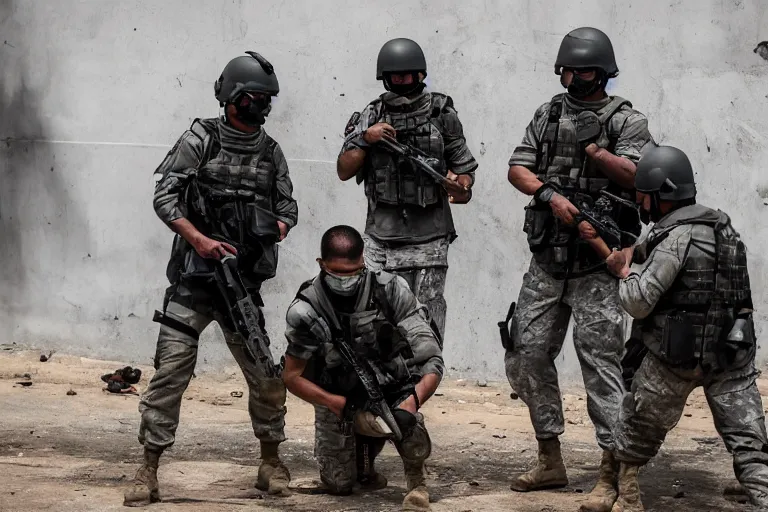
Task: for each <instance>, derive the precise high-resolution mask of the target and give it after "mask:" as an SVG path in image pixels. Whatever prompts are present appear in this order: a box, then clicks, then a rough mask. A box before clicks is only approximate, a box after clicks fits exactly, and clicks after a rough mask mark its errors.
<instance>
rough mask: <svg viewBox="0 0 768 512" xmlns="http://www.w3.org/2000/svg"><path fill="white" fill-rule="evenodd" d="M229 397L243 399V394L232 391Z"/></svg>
mask: <svg viewBox="0 0 768 512" xmlns="http://www.w3.org/2000/svg"><path fill="white" fill-rule="evenodd" d="M229 396H231V397H233V398H243V392H242V391H232V392H231V393H230V394H229Z"/></svg>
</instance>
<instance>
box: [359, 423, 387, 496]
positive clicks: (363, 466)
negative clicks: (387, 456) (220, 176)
mask: <svg viewBox="0 0 768 512" xmlns="http://www.w3.org/2000/svg"><path fill="white" fill-rule="evenodd" d="M385 444H386V439H377V438H373V437H367V436H361V435H358V436H357V439H356V444H355V451H356V456H357V483H359V484H360V489H361V490H363V491H378V490H379V489H384V488H385V487H386V486H387V484H388V482H387V479H386V477H385V476H384V475H382V474H381V473H379V472H377V471H376V468H375V467H374V463H375V461H376V456H377V455H379V453H381V450H383V449H384V445H385Z"/></svg>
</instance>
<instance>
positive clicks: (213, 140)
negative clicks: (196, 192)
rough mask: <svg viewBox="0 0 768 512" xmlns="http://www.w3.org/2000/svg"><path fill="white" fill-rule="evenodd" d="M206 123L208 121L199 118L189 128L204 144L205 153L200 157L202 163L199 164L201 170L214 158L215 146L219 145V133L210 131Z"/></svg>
mask: <svg viewBox="0 0 768 512" xmlns="http://www.w3.org/2000/svg"><path fill="white" fill-rule="evenodd" d="M204 121H207V120H202V119H200V118H199V117H197V118H195V120H194V121H192V126H190V127H189V131H191V132H192V134H193V135H195V136H196V137H197V138H198V139H200V142H202V143H203V152H202V153H201V155H200V161H199V162H198V163H197V169H200V168H201V167H202V166H203V165H205V164H206V163H208V161H209V160H210V159H211V158H212V157H213V150H214V146H215V145H216V144H217V143H218V133H217V132H215V131H214V130H210V129H208V128H207V127H206V126H205V125H204V124H203V122H204Z"/></svg>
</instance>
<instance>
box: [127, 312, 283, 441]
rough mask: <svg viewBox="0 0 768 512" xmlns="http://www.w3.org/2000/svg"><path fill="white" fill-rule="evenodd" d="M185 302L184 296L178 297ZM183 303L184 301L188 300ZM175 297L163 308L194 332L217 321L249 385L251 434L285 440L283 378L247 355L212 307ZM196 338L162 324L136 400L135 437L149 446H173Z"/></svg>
mask: <svg viewBox="0 0 768 512" xmlns="http://www.w3.org/2000/svg"><path fill="white" fill-rule="evenodd" d="M182 302H186V301H182ZM187 305H189V304H188V303H187ZM187 305H182V304H179V303H178V302H175V301H174V299H173V298H171V300H170V301H169V302H168V303H167V306H166V308H165V311H166V312H167V313H168V314H169V315H173V316H174V317H175V318H176V319H178V320H180V321H182V322H183V323H185V324H186V325H188V326H190V327H191V328H192V329H194V330H195V331H196V332H197V333H198V335H199V334H200V333H201V332H202V331H203V330H204V329H205V328H206V327H207V326H208V325H209V324H210V323H211V322H212V321H214V320H217V321H218V323H219V326H220V327H221V330H222V331H223V333H224V338H225V341H226V343H227V347H228V348H229V350H230V352H232V355H233V356H234V358H235V361H236V362H237V364H238V365H239V366H240V369H241V370H242V372H243V376H244V377H245V381H246V384H247V385H248V412H249V414H250V417H251V424H252V425H253V433H254V434H255V435H256V437H257V438H258V439H259V440H261V441H265V442H274V443H279V442H282V441H285V433H284V430H285V411H286V409H285V385H284V384H283V381H282V379H269V378H267V377H266V376H265V374H264V371H263V370H262V369H261V368H260V366H259V365H257V364H256V363H255V362H252V361H251V360H250V359H249V358H248V357H247V356H246V348H245V345H244V342H243V339H242V337H241V336H240V334H238V333H235V332H232V331H231V330H229V329H228V328H226V327H225V322H223V321H222V320H221V319H220V318H219V315H218V314H217V313H216V312H215V311H214V309H213V308H210V307H207V306H206V304H200V303H199V302H198V303H196V304H194V307H195V309H194V310H193V309H190V308H189V307H187ZM197 346H198V341H197V339H196V338H193V337H192V336H190V335H189V334H186V333H182V332H180V331H177V330H176V329H173V328H171V327H168V326H165V325H161V326H160V334H159V336H158V338H157V350H156V352H155V370H156V371H155V375H154V376H153V377H152V380H151V381H150V382H149V385H148V386H147V389H146V390H145V391H144V393H143V394H142V396H141V399H140V401H139V412H140V413H141V426H140V427H139V442H141V443H142V444H143V445H144V446H146V447H149V448H151V449H154V450H164V449H165V448H169V447H170V446H172V445H173V443H174V441H175V439H176V437H175V436H176V428H177V427H178V426H179V413H180V411H181V402H182V395H183V394H184V391H185V390H186V389H187V386H188V385H189V381H190V380H191V379H192V373H193V372H194V370H195V364H196V363H197Z"/></svg>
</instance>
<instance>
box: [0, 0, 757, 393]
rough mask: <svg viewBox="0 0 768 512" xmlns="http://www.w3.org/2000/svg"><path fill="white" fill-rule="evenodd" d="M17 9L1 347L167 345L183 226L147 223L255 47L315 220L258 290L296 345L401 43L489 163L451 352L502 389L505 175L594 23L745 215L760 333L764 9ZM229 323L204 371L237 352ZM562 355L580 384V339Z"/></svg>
mask: <svg viewBox="0 0 768 512" xmlns="http://www.w3.org/2000/svg"><path fill="white" fill-rule="evenodd" d="M0 20H1V21H0V34H2V37H0V41H1V42H0V73H2V93H3V94H2V106H1V107H0V108H2V110H0V138H2V139H8V140H7V143H2V144H1V145H0V166H1V167H0V169H1V170H2V181H1V182H0V228H1V229H2V239H1V243H0V261H1V262H2V263H3V266H2V271H0V280H2V283H0V301H2V302H1V303H0V315H2V316H1V317H0V325H1V326H2V331H1V332H0V342H11V341H16V342H19V343H30V344H34V345H37V346H41V347H50V348H57V349H60V350H66V351H70V352H74V353H78V354H83V355H90V356H99V357H109V358H121V359H125V360H127V361H143V362H146V361H148V360H149V358H150V357H152V356H153V354H154V344H155V337H156V333H157V325H156V324H153V323H152V322H151V317H152V312H153V310H154V309H155V308H158V307H160V305H161V300H162V292H163V289H164V287H165V286H166V282H165V277H164V269H165V264H166V260H167V256H168V254H169V251H170V244H171V239H172V236H171V232H170V231H169V230H168V229H167V228H165V227H164V226H163V225H162V224H161V222H160V221H159V220H158V219H157V218H156V217H155V214H154V212H153V210H152V204H151V197H152V181H151V174H152V172H153V170H154V168H155V167H156V166H157V165H158V164H159V162H160V161H161V160H162V158H163V157H164V155H165V153H166V151H167V150H168V147H169V146H170V145H171V144H173V142H175V140H176V138H177V137H178V136H179V135H180V134H181V133H182V131H183V130H184V129H186V128H187V127H188V126H189V124H190V122H191V120H192V119H193V118H194V117H207V116H215V115H216V114H217V111H218V110H217V109H218V106H217V103H216V101H215V100H214V98H213V88H212V83H213V81H214V80H215V79H216V78H217V77H218V75H219V73H220V72H221V69H222V68H223V66H224V65H225V64H226V62H227V61H228V60H229V59H230V58H232V57H234V56H237V55H240V54H242V52H243V51H245V50H256V51H259V52H260V53H262V54H263V55H264V56H266V57H267V58H268V59H269V60H270V61H272V63H273V64H274V65H275V68H276V70H277V74H278V77H279V79H280V85H281V94H280V98H279V99H278V100H277V102H276V104H275V105H274V109H273V112H272V114H271V116H270V118H269V120H268V124H267V130H268V131H269V133H270V134H271V135H272V136H274V137H275V138H276V139H277V140H278V141H279V142H280V144H281V145H282V147H283V149H284V151H285V154H286V155H287V157H288V159H289V165H290V169H291V176H292V178H293V182H294V185H295V196H296V198H297V199H298V201H299V212H300V213H299V216H300V223H299V225H298V227H297V228H296V229H295V230H293V231H292V233H291V235H290V237H289V238H288V240H287V241H285V242H284V243H283V244H282V248H281V266H280V270H279V276H278V278H276V279H274V280H273V281H272V282H270V283H269V284H268V285H267V286H266V288H265V300H266V302H267V304H268V306H267V308H266V312H267V321H268V326H269V329H270V332H271V333H272V338H273V340H275V345H276V347H277V348H276V350H281V349H282V348H283V345H284V338H283V335H282V329H283V325H282V323H283V313H284V311H285V309H286V307H287V306H288V304H289V302H290V301H291V299H292V297H293V295H294V293H295V290H296V288H297V286H298V285H299V283H300V282H301V281H302V280H304V279H306V278H308V277H310V276H311V275H312V274H313V273H314V272H315V271H316V264H315V262H314V258H315V257H316V256H317V254H318V252H319V237H320V234H321V233H322V231H323V230H324V229H325V228H327V227H329V226H331V225H333V224H336V223H350V224H353V225H355V226H358V227H362V226H363V223H364V213H365V210H364V205H365V204H364V199H363V193H362V190H361V189H360V188H357V187H356V186H355V185H354V184H353V183H341V182H339V181H338V180H337V178H336V173H335V168H334V162H335V158H336V155H337V152H338V150H339V147H340V143H341V135H340V134H341V132H342V130H343V128H344V125H345V123H346V121H347V119H348V117H349V115H350V114H351V113H352V112H353V111H354V110H359V109H361V108H362V107H364V106H365V104H366V103H367V102H368V101H369V100H370V99H372V98H373V97H375V96H376V95H377V94H379V92H380V91H381V87H380V83H378V82H376V80H375V74H374V73H375V58H376V54H377V52H378V49H379V47H380V46H381V45H382V44H383V43H384V42H385V41H386V40H388V39H389V38H392V37H400V36H406V37H411V38H414V39H416V40H417V41H418V42H419V43H420V44H421V45H422V46H423V48H424V50H425V52H426V54H427V59H428V63H429V78H428V82H429V86H430V87H431V88H432V89H433V90H437V91H443V92H447V93H449V94H451V95H452V96H453V98H454V100H455V104H456V107H457V109H458V111H459V114H460V117H461V119H462V121H463V123H464V128H465V132H466V134H467V139H468V141H469V145H470V147H471V149H472V151H473V152H474V154H475V156H476V157H477V159H478V161H479V162H480V169H479V170H478V172H477V185H476V187H475V195H474V200H473V202H472V203H471V204H470V205H468V206H464V207H457V208H455V212H456V221H457V226H458V230H459V235H460V236H459V238H458V240H457V241H456V242H455V243H454V244H453V246H452V248H451V254H450V264H451V270H450V273H449V283H448V287H447V300H448V312H449V318H448V327H447V330H448V335H447V341H446V360H447V362H448V366H450V367H452V368H454V369H455V370H456V371H455V372H454V373H453V374H454V375H457V374H466V375H484V376H486V377H488V378H501V377H502V376H503V370H502V351H501V348H500V345H499V341H498V332H497V329H496V321H497V320H498V319H499V318H500V317H501V316H502V315H503V314H505V312H506V309H507V305H508V303H509V302H510V301H511V300H513V299H515V298H516V297H517V293H518V288H519V286H520V282H521V277H522V273H523V271H524V269H525V268H526V266H527V262H528V258H529V255H528V252H527V246H526V242H525V236H524V234H523V233H522V231H521V225H522V217H523V206H524V204H525V198H524V197H522V196H521V194H519V193H517V192H516V191H514V190H513V188H512V187H511V186H509V185H508V184H507V182H506V170H507V165H506V162H507V159H508V157H509V154H510V152H511V151H512V149H513V148H514V147H515V145H516V144H517V143H518V142H519V140H520V138H521V137H522V134H523V130H524V128H525V125H526V124H527V123H528V121H529V119H530V117H531V115H532V114H533V112H534V110H535V109H536V107H537V106H538V105H539V104H541V103H543V102H544V101H547V100H548V98H550V97H551V95H553V94H555V93H557V92H559V91H561V88H560V85H559V82H558V78H557V77H556V76H555V75H554V73H553V62H554V58H555V55H556V53H557V49H558V45H559V43H560V40H561V38H562V37H563V35H564V34H565V33H567V32H568V31H569V30H570V29H573V28H575V27H578V26H582V25H592V26H596V27H599V28H601V29H602V30H604V31H606V32H607V33H608V34H609V35H610V36H611V38H612V40H613V42H614V46H615V49H616V54H617V58H618V61H619V67H620V68H621V76H620V77H619V78H618V79H617V80H615V81H614V82H613V84H612V87H611V90H612V91H613V92H615V93H618V94H620V95H622V96H624V97H626V98H629V99H631V100H632V101H633V103H634V105H635V107H636V108H638V109H639V110H641V111H642V112H644V113H646V114H647V115H648V117H649V119H650V126H651V129H652V132H653V134H654V136H655V137H656V139H657V140H658V141H659V142H661V143H666V144H673V145H677V146H679V147H681V148H683V149H684V150H685V151H687V152H688V154H689V155H690V157H691V159H692V161H693V163H694V165H695V168H696V169H697V171H698V172H697V178H698V180H699V190H700V200H701V202H703V203H705V204H708V205H711V206H714V207H720V208H723V209H725V210H726V211H727V212H729V213H730V214H731V215H732V217H733V220H734V223H735V225H736V226H737V228H738V229H739V230H740V231H741V232H742V234H743V237H744V239H745V240H746V243H747V244H748V247H749V251H750V253H749V256H750V268H751V272H752V285H753V287H754V290H755V292H754V297H755V299H756V301H757V306H758V308H759V311H760V312H759V329H760V331H761V332H766V331H765V320H766V313H765V312H766V310H767V309H768V293H766V291H765V285H766V284H768V283H766V272H767V271H768V266H767V263H768V259H767V258H766V252H767V251H768V229H767V228H766V220H767V219H766V217H767V212H768V206H766V202H768V200H766V199H765V198H766V197H768V175H767V174H766V172H765V163H764V162H766V161H768V96H766V94H768V62H765V61H764V60H762V59H761V58H760V57H759V56H757V55H756V54H755V53H753V51H752V50H753V48H754V47H755V45H756V44H757V42H759V41H761V40H764V39H768V4H767V3H766V2H765V1H764V0H644V1H642V2H640V1H631V0H621V1H614V2H609V1H607V0H599V1H598V0H592V1H588V0H584V1H581V2H573V1H571V0H556V1H547V2H531V1H528V0H503V1H502V0H496V1H494V0H487V1H479V0H450V1H441V2H427V1H420V2H417V1H414V0H393V1H388V2H373V1H370V0H364V1H358V2H330V1H318V0H296V1H293V2H283V1H274V0H258V1H250V2H249V1H242V0H237V1H221V0H218V1H213V0H206V1H203V0H154V1H151V0H144V1H141V0H121V1H117V0H101V1H96V0H89V1H88V0H86V1H81V0H77V1H76V0H0ZM19 139H22V140H19ZM214 334H216V330H215V329H211V331H210V332H209V335H208V336H205V337H204V342H203V345H202V350H201V361H200V363H201V367H200V370H201V371H204V370H205V369H206V368H207V369H209V370H210V369H215V368H217V367H220V366H221V365H222V364H223V363H229V362H230V356H229V354H228V352H227V350H226V348H225V346H224V345H223V343H222V342H221V341H220V340H219V339H218V338H217V337H216V336H214ZM765 356H766V351H765V350H761V352H760V357H761V359H765ZM564 358H565V361H564V364H562V363H563V361H561V366H562V367H563V370H564V373H565V375H566V376H567V377H573V376H575V375H577V374H578V369H577V367H578V365H577V364H576V360H575V357H574V356H573V351H572V348H570V347H568V348H566V350H565V352H564Z"/></svg>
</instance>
